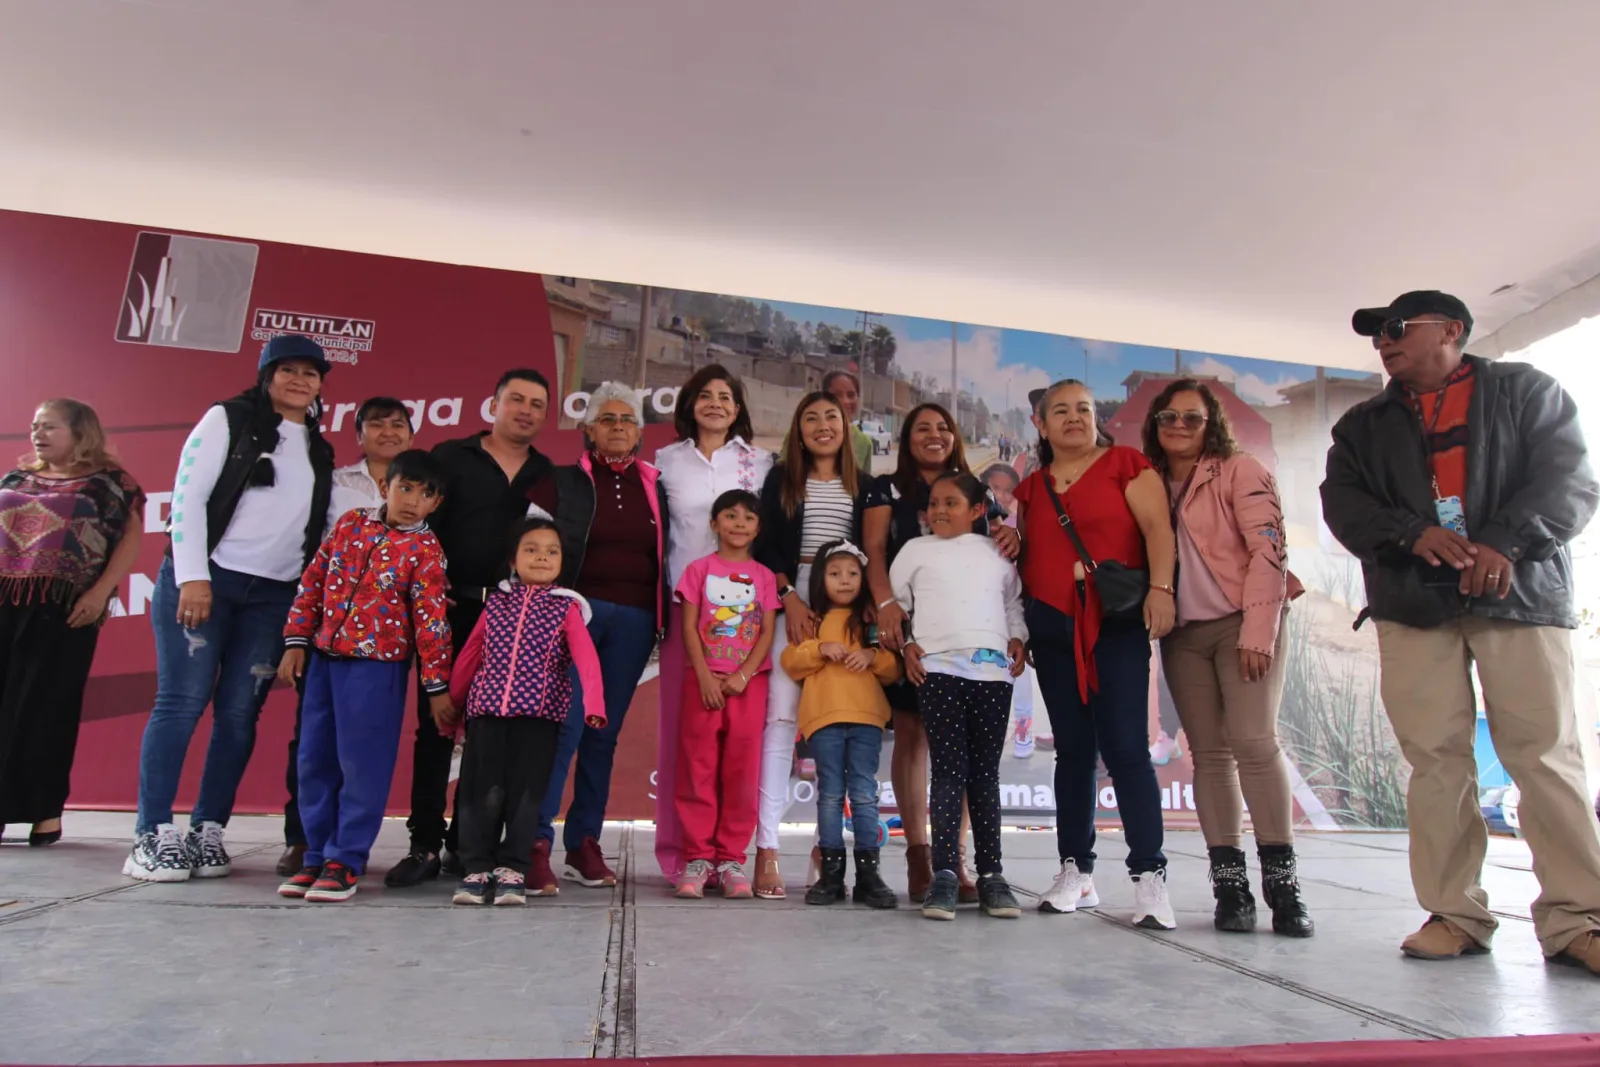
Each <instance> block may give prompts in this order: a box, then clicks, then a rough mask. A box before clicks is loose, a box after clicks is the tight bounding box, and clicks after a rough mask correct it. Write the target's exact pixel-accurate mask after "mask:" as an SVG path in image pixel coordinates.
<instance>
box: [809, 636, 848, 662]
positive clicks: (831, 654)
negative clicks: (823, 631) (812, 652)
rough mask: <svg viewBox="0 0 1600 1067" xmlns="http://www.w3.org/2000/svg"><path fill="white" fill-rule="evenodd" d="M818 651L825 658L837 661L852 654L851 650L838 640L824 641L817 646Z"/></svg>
mask: <svg viewBox="0 0 1600 1067" xmlns="http://www.w3.org/2000/svg"><path fill="white" fill-rule="evenodd" d="M817 651H818V652H819V653H821V654H822V658H823V659H826V660H832V661H833V662H835V663H837V662H839V661H840V660H842V659H844V658H845V657H846V656H848V655H849V654H850V650H849V649H848V648H845V647H844V646H843V645H841V644H840V643H839V642H837V641H824V642H822V644H821V645H818V646H817Z"/></svg>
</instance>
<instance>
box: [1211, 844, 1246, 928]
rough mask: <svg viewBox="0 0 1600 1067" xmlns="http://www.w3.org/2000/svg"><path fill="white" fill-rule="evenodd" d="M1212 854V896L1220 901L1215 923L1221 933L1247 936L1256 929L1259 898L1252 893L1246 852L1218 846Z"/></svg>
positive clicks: (1213, 849) (1213, 921)
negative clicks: (1245, 862)
mask: <svg viewBox="0 0 1600 1067" xmlns="http://www.w3.org/2000/svg"><path fill="white" fill-rule="evenodd" d="M1206 851H1208V852H1209V853H1210V854H1211V895H1212V896H1214V897H1216V898H1217V913H1216V917H1215V918H1214V919H1213V920H1212V923H1213V925H1214V926H1216V928H1217V929H1218V930H1224V931H1227V932H1228V933H1234V934H1248V933H1249V932H1250V931H1252V930H1254V929H1255V928H1256V898H1255V897H1254V896H1253V895H1252V894H1251V892H1250V874H1249V872H1248V871H1247V870H1246V869H1245V865H1244V850H1243V849H1238V848H1224V847H1221V846H1217V847H1214V848H1210V849H1207V850H1206Z"/></svg>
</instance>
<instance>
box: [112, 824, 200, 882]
mask: <svg viewBox="0 0 1600 1067" xmlns="http://www.w3.org/2000/svg"><path fill="white" fill-rule="evenodd" d="M122 873H123V874H125V875H127V876H128V877H129V878H137V879H138V880H139V881H141V882H187V881H188V880H189V875H190V874H191V873H193V872H192V869H191V862H190V859H189V850H188V849H187V848H186V847H185V846H184V835H183V831H182V830H179V829H178V828H177V827H176V826H174V825H172V824H171V823H170V822H164V823H162V824H161V825H160V826H158V827H156V828H155V829H154V830H151V831H150V832H148V833H143V834H140V835H139V836H138V837H136V838H134V840H133V850H132V851H130V852H129V853H128V858H127V860H126V861H124V863H123V864H122Z"/></svg>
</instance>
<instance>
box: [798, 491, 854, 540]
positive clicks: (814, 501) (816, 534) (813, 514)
mask: <svg viewBox="0 0 1600 1067" xmlns="http://www.w3.org/2000/svg"><path fill="white" fill-rule="evenodd" d="M855 514H856V513H855V501H853V500H851V499H850V494H849V493H847V492H845V489H844V481H843V480H842V479H838V478H835V479H834V480H832V481H828V482H820V481H818V480H816V479H815V478H807V479H806V509H805V518H804V526H803V527H802V529H801V530H800V558H801V559H810V558H811V557H812V556H814V555H816V554H817V550H818V549H819V548H821V547H822V546H823V545H825V544H827V543H828V542H829V541H837V540H839V539H840V538H848V537H849V536H850V533H851V529H852V528H853V526H854V525H855Z"/></svg>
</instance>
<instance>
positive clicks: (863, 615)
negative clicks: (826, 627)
mask: <svg viewBox="0 0 1600 1067" xmlns="http://www.w3.org/2000/svg"><path fill="white" fill-rule="evenodd" d="M847 543H848V542H846V541H842V540H840V541H829V542H828V543H827V544H825V545H823V546H822V547H821V548H819V549H817V554H816V556H815V557H813V562H812V564H811V589H810V590H809V591H810V593H811V603H813V604H815V605H816V606H817V607H816V610H817V611H819V612H826V611H827V610H828V608H829V607H832V605H833V602H832V601H831V600H829V599H828V557H829V556H832V555H835V554H838V555H842V556H844V557H845V558H846V559H849V560H852V561H854V563H855V565H856V566H857V567H859V568H860V569H861V588H859V589H857V590H856V598H855V600H853V601H851V603H850V620H849V622H848V623H846V624H845V626H846V632H848V633H849V634H850V639H851V640H852V641H854V642H855V643H856V644H858V645H865V644H866V643H867V637H866V634H867V608H868V607H870V606H871V605H872V590H871V588H869V587H868V585H867V568H866V565H865V564H863V563H862V562H861V561H860V560H859V559H856V556H855V553H853V552H839V551H838V549H839V546H840V545H844V544H847ZM824 605H827V606H826V607H825V606H824Z"/></svg>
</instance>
